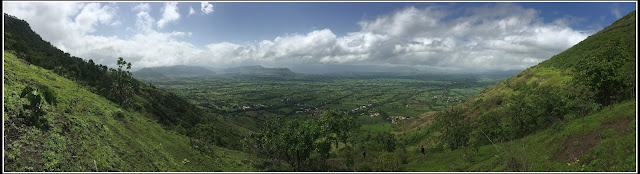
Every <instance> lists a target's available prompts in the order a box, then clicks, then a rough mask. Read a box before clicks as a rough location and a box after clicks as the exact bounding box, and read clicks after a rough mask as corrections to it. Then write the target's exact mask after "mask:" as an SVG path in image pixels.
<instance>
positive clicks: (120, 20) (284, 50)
mask: <svg viewBox="0 0 640 174" xmlns="http://www.w3.org/2000/svg"><path fill="white" fill-rule="evenodd" d="M636 6H637V5H636V3H635V2H526V3H525V2H522V3H521V2H511V3H506V2H439V3H435V2H7V1H3V11H4V12H5V13H7V14H10V15H13V16H16V17H18V18H20V19H24V20H25V21H27V22H28V23H29V24H30V26H31V28H32V29H33V30H34V31H35V32H36V33H38V34H40V36H41V37H42V38H43V39H44V40H46V41H49V42H51V43H52V44H53V45H54V46H56V47H58V48H60V49H61V50H63V51H65V52H68V53H70V54H71V55H73V56H77V57H81V58H84V59H93V60H94V61H95V62H96V63H100V64H104V65H107V66H112V67H113V66H114V65H115V63H116V60H117V58H118V57H123V58H125V60H126V61H129V62H132V64H133V67H134V68H135V69H138V68H142V67H154V66H170V65H204V66H212V67H231V66H240V65H263V66H267V67H289V66H295V65H299V64H325V65H326V64H329V65H331V64H345V65H409V66H414V67H433V68H445V69H451V70H461V71H465V70H466V71H470V70H473V71H483V70H521V69H525V68H527V67H530V66H533V65H536V64H538V63H540V62H541V61H544V60H546V59H548V58H551V57H552V56H553V55H556V54H558V53H560V52H562V51H563V50H565V49H567V48H570V47H571V46H573V45H575V44H577V43H578V42H580V41H582V40H584V39H585V38H586V37H588V36H589V35H591V34H593V33H595V32H597V31H599V30H601V29H603V28H604V27H606V26H608V25H610V24H611V23H613V22H614V21H616V20H617V19H619V18H621V17H622V16H624V15H626V14H628V13H629V12H631V11H634V10H636Z"/></svg>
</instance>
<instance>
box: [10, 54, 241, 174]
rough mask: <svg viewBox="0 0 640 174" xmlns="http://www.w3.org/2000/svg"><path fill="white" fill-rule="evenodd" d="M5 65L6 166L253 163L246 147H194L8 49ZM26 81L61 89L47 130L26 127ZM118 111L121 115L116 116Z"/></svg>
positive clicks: (226, 167)
mask: <svg viewBox="0 0 640 174" xmlns="http://www.w3.org/2000/svg"><path fill="white" fill-rule="evenodd" d="M4 68H5V72H4V78H5V83H4V107H5V108H4V124H5V125H4V127H5V130H4V131H5V132H4V133H5V139H4V140H5V141H4V143H5V149H4V153H5V156H4V164H5V166H4V167H5V170H6V171H95V170H96V167H97V170H98V171H242V170H245V171H246V170H254V169H252V168H251V167H249V164H247V163H249V161H248V160H247V159H248V156H247V155H246V154H244V153H240V152H237V151H231V150H227V149H224V148H216V149H215V151H216V156H206V155H203V154H201V153H200V152H199V151H197V150H194V149H193V148H191V147H190V141H189V138H188V137H185V136H182V135H179V134H177V133H174V132H169V131H166V130H164V129H163V128H162V127H161V126H160V125H159V124H157V123H155V122H154V121H153V120H151V119H149V118H148V117H145V116H143V115H141V114H139V113H138V112H135V111H128V110H124V109H121V108H119V106H118V105H116V104H114V103H112V102H110V101H108V100H106V99H104V98H103V97H101V96H99V95H96V94H93V93H91V92H89V91H87V90H86V89H84V88H83V87H81V86H79V85H77V84H76V83H75V82H74V81H71V80H68V79H65V78H63V77H60V76H58V75H57V74H55V73H53V72H51V71H49V70H45V69H43V68H40V67H37V66H34V65H28V64H27V63H26V62H25V61H23V60H21V59H17V58H16V57H15V55H13V54H11V53H8V52H4ZM25 86H32V87H34V86H46V87H48V88H50V89H53V90H54V91H55V92H56V93H57V100H58V105H57V106H52V105H49V104H45V105H44V108H45V110H46V111H47V115H45V116H44V117H45V118H47V120H48V121H49V123H50V125H51V126H52V128H51V129H50V130H47V131H44V130H41V129H37V128H35V127H31V126H26V125H24V124H22V121H20V120H21V118H18V113H19V112H21V111H24V109H22V105H23V104H26V103H27V100H26V99H23V98H20V97H19V93H20V92H21V90H22V89H23V88H24V87H25ZM118 111H120V112H121V113H123V115H124V117H118V116H116V113H117V112H118ZM94 161H95V163H94ZM187 161H188V162H187Z"/></svg>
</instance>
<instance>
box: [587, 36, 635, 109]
mask: <svg viewBox="0 0 640 174" xmlns="http://www.w3.org/2000/svg"><path fill="white" fill-rule="evenodd" d="M619 44H620V41H617V40H610V41H608V42H606V44H605V45H604V46H601V47H599V48H598V49H597V50H594V51H593V52H594V54H593V56H591V57H587V58H585V60H583V61H580V62H579V63H578V64H577V65H576V68H575V69H576V70H577V74H576V76H577V77H576V80H577V81H578V82H579V83H581V84H583V85H585V86H586V87H588V88H589V89H590V90H591V91H593V92H594V94H595V97H596V100H597V101H598V103H600V104H602V105H603V106H608V105H611V104H613V103H614V102H615V101H619V100H622V99H626V98H628V97H629V96H632V95H628V92H627V91H629V90H634V89H633V86H632V84H633V83H632V82H629V81H630V80H631V78H627V76H630V75H631V74H630V73H627V72H625V71H632V70H633V71H635V68H628V67H629V66H628V64H629V62H631V61H633V60H634V59H633V58H634V57H635V56H633V57H632V55H628V54H627V53H626V52H625V51H623V50H622V49H621V48H620V46H619ZM625 65H627V66H625ZM634 79H635V78H634Z"/></svg>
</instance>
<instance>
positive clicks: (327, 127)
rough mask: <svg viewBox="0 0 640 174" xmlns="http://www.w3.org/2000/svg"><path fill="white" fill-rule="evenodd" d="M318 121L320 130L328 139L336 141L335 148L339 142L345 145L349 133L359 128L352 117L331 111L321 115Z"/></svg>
mask: <svg viewBox="0 0 640 174" xmlns="http://www.w3.org/2000/svg"><path fill="white" fill-rule="evenodd" d="M318 121H319V122H320V129H321V130H322V131H323V132H324V133H325V134H327V135H328V136H329V137H328V139H329V140H336V141H335V143H336V146H338V142H339V141H340V142H342V143H345V144H346V143H347V138H349V133H351V132H352V131H354V130H356V129H358V127H360V126H359V125H358V123H357V122H356V120H355V119H354V117H352V116H349V115H347V114H344V113H342V114H340V113H337V112H333V111H329V112H327V113H325V114H322V115H321V116H320V119H319V120H318Z"/></svg>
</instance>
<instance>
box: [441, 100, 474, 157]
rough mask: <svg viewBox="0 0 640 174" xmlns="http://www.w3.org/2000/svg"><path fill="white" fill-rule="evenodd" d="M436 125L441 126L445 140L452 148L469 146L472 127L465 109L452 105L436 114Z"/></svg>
mask: <svg viewBox="0 0 640 174" xmlns="http://www.w3.org/2000/svg"><path fill="white" fill-rule="evenodd" d="M436 127H440V129H441V131H442V134H443V141H444V142H446V144H447V147H449V148H450V149H451V150H454V149H457V148H460V147H464V146H467V142H468V140H469V134H468V133H469V132H470V130H471V127H470V122H469V120H468V119H467V118H466V116H465V115H464V113H463V110H461V109H459V108H457V107H452V108H449V109H447V110H444V111H442V112H440V113H438V114H436Z"/></svg>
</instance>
